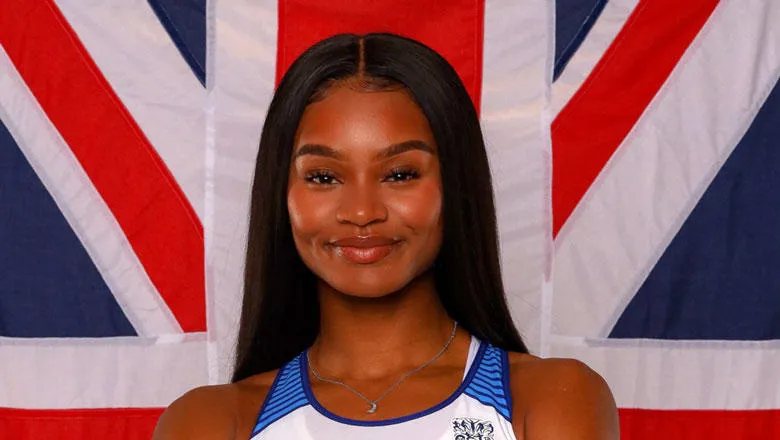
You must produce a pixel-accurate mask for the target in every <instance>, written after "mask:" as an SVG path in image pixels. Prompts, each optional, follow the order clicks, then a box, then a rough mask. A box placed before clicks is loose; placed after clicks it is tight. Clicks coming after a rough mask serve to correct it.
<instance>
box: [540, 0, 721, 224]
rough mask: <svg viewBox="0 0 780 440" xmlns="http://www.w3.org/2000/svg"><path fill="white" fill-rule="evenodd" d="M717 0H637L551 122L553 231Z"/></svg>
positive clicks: (699, 28) (688, 44) (582, 192)
mask: <svg viewBox="0 0 780 440" xmlns="http://www.w3.org/2000/svg"><path fill="white" fill-rule="evenodd" d="M717 4H718V1H717V0H687V1H679V0H642V1H640V2H639V4H638V5H637V6H636V8H635V9H634V12H633V13H632V14H631V16H630V17H629V18H628V20H627V21H626V24H625V25H624V26H623V29H622V30H621V31H620V33H619V34H618V35H617V37H616V38H615V40H614V41H613V42H612V45H611V46H610V47H609V49H608V50H607V51H606V52H605V53H604V56H603V57H602V58H601V60H600V61H599V62H598V64H597V65H596V67H595V68H594V69H593V72H592V73H591V74H590V76H589V77H588V79H587V80H585V82H584V83H583V84H582V86H581V87H580V89H579V90H578V91H577V93H576V94H575V95H574V96H573V97H572V98H571V100H570V101H569V103H568V104H567V105H566V107H564V109H563V110H561V112H560V113H559V114H558V116H557V117H556V119H555V121H553V124H552V147H553V183H552V185H553V193H552V198H553V233H554V234H556V235H557V233H558V231H560V229H561V227H562V226H563V224H564V223H565V222H566V220H567V219H568V218H569V216H570V215H571V213H572V211H573V210H574V208H575V207H576V206H577V204H578V203H579V201H580V200H581V199H582V196H583V195H584V194H585V192H586V191H587V190H588V188H589V187H590V185H591V184H592V183H593V181H594V180H595V179H596V176H597V175H598V174H599V173H600V172H601V170H602V168H603V167H604V165H605V164H606V163H607V161H608V160H609V158H610V157H611V156H612V154H613V153H614V152H615V150H616V149H617V148H618V146H619V145H620V143H621V142H623V139H624V138H625V137H626V135H627V134H628V132H629V131H630V130H631V127H633V126H634V124H636V122H637V120H638V119H639V117H640V115H641V114H642V113H643V112H644V111H645V108H646V107H647V105H648V104H649V103H650V101H651V100H652V99H653V97H654V96H655V95H656V93H658V90H659V89H660V87H661V85H662V84H663V83H664V82H665V81H666V79H667V78H668V77H669V74H670V73H671V72H672V70H673V69H674V67H675V66H676V65H677V62H678V61H679V60H680V57H682V55H683V53H684V52H685V50H686V49H687V48H688V46H690V44H691V42H692V41H693V39H694V37H696V35H697V34H698V33H699V31H700V30H701V28H702V26H704V23H705V22H706V21H707V18H708V17H709V16H710V14H712V11H713V10H714V9H715V6H717Z"/></svg>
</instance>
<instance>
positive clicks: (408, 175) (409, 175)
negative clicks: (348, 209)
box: [304, 168, 420, 185]
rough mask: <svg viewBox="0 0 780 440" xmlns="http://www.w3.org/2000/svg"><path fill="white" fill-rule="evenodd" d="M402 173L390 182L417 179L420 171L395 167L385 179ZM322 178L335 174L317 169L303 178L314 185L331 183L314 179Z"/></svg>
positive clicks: (333, 177) (331, 176)
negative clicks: (397, 178) (399, 177)
mask: <svg viewBox="0 0 780 440" xmlns="http://www.w3.org/2000/svg"><path fill="white" fill-rule="evenodd" d="M398 174H400V175H402V176H405V178H401V179H399V180H394V181H391V182H408V181H409V180H414V179H418V178H419V177H420V172H419V171H417V170H416V169H414V168H395V169H393V170H391V171H390V172H389V173H387V175H386V176H385V179H389V178H393V177H395V176H396V175H398ZM323 178H329V179H333V180H335V179H336V176H335V175H334V174H333V173H331V172H330V171H327V170H317V171H313V172H311V173H307V174H306V176H305V177H304V180H306V181H307V182H309V183H313V184H316V185H332V184H333V183H320V182H317V180H316V179H323Z"/></svg>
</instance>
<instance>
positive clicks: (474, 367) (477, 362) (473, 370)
mask: <svg viewBox="0 0 780 440" xmlns="http://www.w3.org/2000/svg"><path fill="white" fill-rule="evenodd" d="M487 346H488V344H486V343H480V346H479V350H478V351H477V355H476V356H475V357H474V362H472V364H471V367H470V368H469V372H468V374H467V375H466V378H465V379H464V380H463V382H461V384H460V386H459V387H458V389H457V390H455V392H454V393H453V394H452V395H451V396H450V397H448V398H447V399H446V400H444V401H443V402H441V403H439V404H438V405H436V406H434V407H432V408H428V409H426V410H424V411H420V412H417V413H414V414H410V415H408V416H402V417H396V418H393V419H386V420H355V419H348V418H346V417H341V416H339V415H336V414H334V413H332V412H330V411H328V409H327V408H325V407H323V406H322V405H320V403H319V402H318V401H317V398H316V397H314V393H313V392H312V390H311V382H310V381H309V373H308V369H307V364H308V362H307V360H306V359H307V356H308V352H304V353H303V356H301V357H300V370H301V376H302V377H303V390H304V391H305V392H306V397H307V398H308V399H309V403H310V404H311V406H312V407H314V409H316V410H317V412H319V413H320V414H322V415H323V416H325V417H327V418H329V419H331V420H334V421H336V422H339V423H344V424H346V425H354V426H387V425H395V424H398V423H403V422H408V421H410V420H414V419H419V418H420V417H425V416H427V415H429V414H433V413H435V412H436V411H439V410H440V409H442V408H444V407H446V406H447V405H449V404H451V403H452V402H454V401H455V399H457V398H458V397H459V396H460V395H461V394H463V393H464V392H465V391H466V389H467V388H468V386H469V385H470V384H471V380H472V379H473V378H474V376H475V375H476V374H477V371H478V370H479V367H480V366H481V365H482V357H483V356H484V354H485V350H486V349H487Z"/></svg>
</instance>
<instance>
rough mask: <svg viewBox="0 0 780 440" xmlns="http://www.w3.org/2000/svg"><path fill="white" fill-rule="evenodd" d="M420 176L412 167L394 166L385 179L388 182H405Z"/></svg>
mask: <svg viewBox="0 0 780 440" xmlns="http://www.w3.org/2000/svg"><path fill="white" fill-rule="evenodd" d="M419 177H420V172H419V171H417V170H415V169H414V168H396V169H394V170H392V171H390V173H388V175H387V177H385V180H387V181H390V182H406V181H409V180H413V179H417V178H419Z"/></svg>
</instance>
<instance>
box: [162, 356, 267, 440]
mask: <svg viewBox="0 0 780 440" xmlns="http://www.w3.org/2000/svg"><path fill="white" fill-rule="evenodd" d="M275 377H276V371H271V372H267V373H261V374H257V375H254V376H252V377H249V378H247V379H244V380H242V381H240V382H236V383H231V384H225V385H209V386H202V387H198V388H195V389H193V390H190V391H188V392H187V393H185V394H184V395H182V396H181V397H179V398H178V399H176V400H175V401H174V402H173V403H171V405H170V406H168V408H166V409H165V411H164V412H163V414H162V415H161V416H160V419H159V420H158V422H157V427H156V428H155V431H154V436H153V437H152V439H153V440H173V439H185V438H186V439H193V440H199V439H204V440H205V439H209V440H212V439H213V440H221V439H225V440H234V439H242V440H244V439H248V438H249V434H250V433H251V431H252V428H253V426H254V420H255V417H256V416H257V412H258V411H259V409H260V406H261V405H262V403H263V401H264V400H265V397H266V395H267V394H268V391H269V390H270V389H271V385H272V384H273V380H274V378H275Z"/></svg>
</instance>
